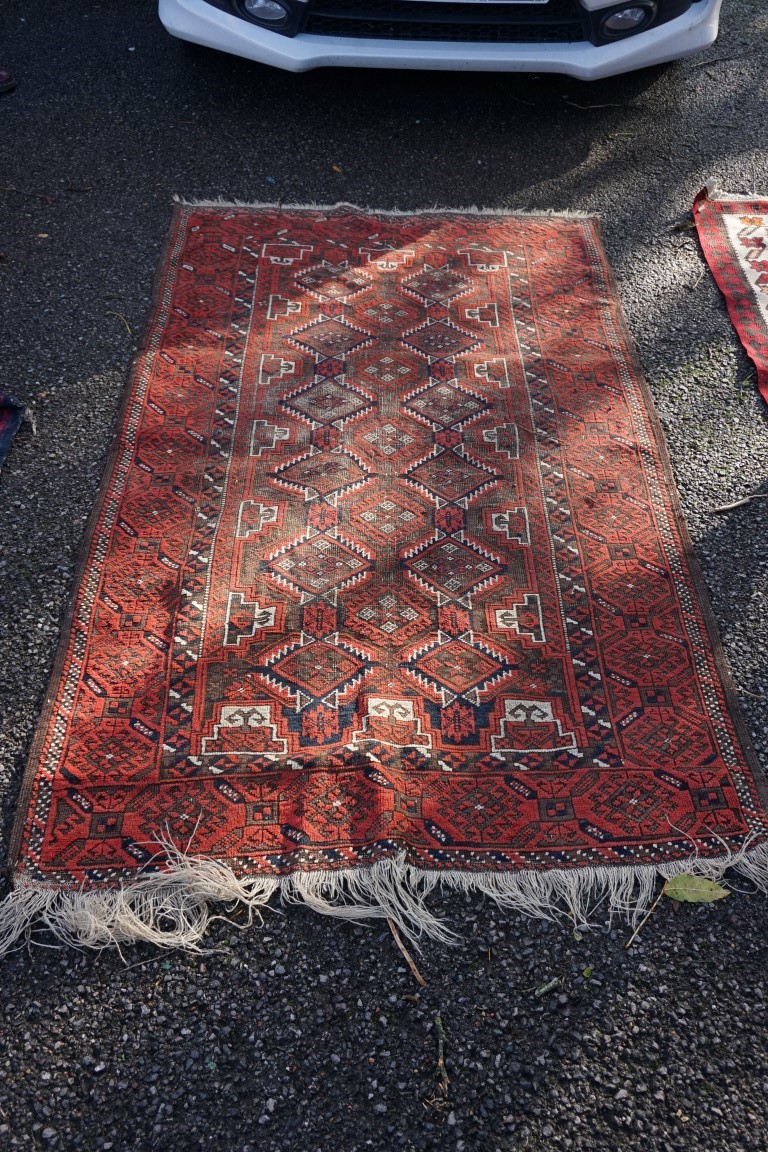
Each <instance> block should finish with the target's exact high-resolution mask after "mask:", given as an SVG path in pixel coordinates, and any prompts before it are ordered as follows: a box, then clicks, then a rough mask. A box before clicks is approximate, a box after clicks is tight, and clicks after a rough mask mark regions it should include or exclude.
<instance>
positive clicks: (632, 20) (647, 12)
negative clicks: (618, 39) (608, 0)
mask: <svg viewBox="0 0 768 1152" xmlns="http://www.w3.org/2000/svg"><path fill="white" fill-rule="evenodd" d="M653 14H654V7H650V6H646V5H643V6H642V7H641V6H640V5H639V4H633V5H632V6H631V7H630V8H622V9H621V10H620V11H618V12H611V14H610V16H606V17H605V18H604V19H603V20H602V21H601V22H600V30H601V32H602V33H603V35H604V36H628V35H629V34H630V33H631V32H639V30H640V29H641V28H644V27H645V26H646V25H647V24H650V22H651V19H652V18H653Z"/></svg>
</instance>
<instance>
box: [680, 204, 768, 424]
mask: <svg viewBox="0 0 768 1152" xmlns="http://www.w3.org/2000/svg"><path fill="white" fill-rule="evenodd" d="M693 218H694V220H695V221H696V227H697V229H698V234H699V241H700V242H701V247H702V249H703V250H704V255H705V257H706V259H707V263H708V264H709V267H710V268H711V270H712V273H713V275H714V277H715V280H716V281H717V285H718V287H719V289H720V291H721V292H722V293H723V295H724V296H725V301H726V304H727V305H728V314H729V315H730V317H731V321H732V322H733V326H734V328H735V329H736V331H737V332H738V334H739V339H740V340H741V342H742V344H743V345H744V348H745V350H746V352H747V354H748V355H749V357H750V359H751V360H752V361H753V363H754V365H755V368H756V369H757V386H758V388H759V389H760V393H761V395H762V397H763V399H764V400H765V402H766V403H767V404H768V198H766V197H765V196H762V197H754V198H747V197H739V196H729V195H728V194H727V193H724V192H718V191H717V190H716V189H715V188H714V187H708V188H705V189H704V191H703V192H701V193H700V195H699V196H698V197H697V198H696V202H695V204H694V207H693Z"/></svg>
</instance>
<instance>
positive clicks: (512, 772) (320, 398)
mask: <svg viewBox="0 0 768 1152" xmlns="http://www.w3.org/2000/svg"><path fill="white" fill-rule="evenodd" d="M156 301H157V302H156V305H155V310H154V314H153V317H152V323H151V327H150V331H149V335H148V337H147V341H146V346H145V349H144V351H143V353H142V355H141V356H140V358H139V360H138V363H137V365H136V368H135V371H134V374H133V378H132V382H131V385H130V389H129V392H128V395H127V397H126V401H125V406H124V410H123V415H122V423H121V427H120V433H119V438H118V440H117V444H116V447H115V450H114V456H113V459H112V461H111V464H110V467H109V469H108V474H107V476H106V479H105V481H104V485H103V488H102V490H101V494H100V496H99V499H98V504H97V508H96V510H95V512H94V516H93V520H92V523H91V526H90V530H89V534H88V538H87V544H86V548H85V555H84V559H83V564H82V569H81V575H80V580H79V588H78V591H77V595H76V599H75V602H74V605H73V609H72V614H71V618H70V620H69V622H68V624H67V626H66V628H65V632H64V636H63V640H62V644H61V648H60V651H59V654H58V657H57V660H56V666H55V671H54V676H53V681H52V686H51V689H50V693H49V697H48V702H47V704H46V707H45V711H44V714H43V717H42V719H41V722H40V727H39V731H38V734H37V737H36V739H35V742H34V746H33V749H32V752H31V756H30V762H29V767H28V771H27V775H26V779H25V783H24V787H23V795H22V800H21V811H20V814H19V820H18V823H17V828H16V833H15V838H14V845H13V857H14V871H15V887H14V892H13V893H12V895H11V897H10V899H9V901H8V902H6V904H5V906H4V909H3V910H2V911H0V918H1V919H0V930H2V931H3V932H4V933H5V939H6V942H8V941H10V939H11V938H12V937H13V936H14V935H16V934H18V933H19V932H21V931H23V930H24V929H25V927H26V926H27V925H28V924H29V923H30V922H31V921H33V920H34V919H35V918H38V917H42V919H43V920H44V921H45V922H46V923H47V924H48V926H49V927H51V928H53V929H54V931H56V932H57V933H58V934H59V936H61V937H63V938H68V939H75V940H77V941H79V942H81V943H83V942H84V943H89V944H101V943H105V942H109V941H114V940H117V941H119V940H122V939H129V940H130V939H137V938H142V939H149V940H155V941H157V942H160V943H164V944H169V945H178V944H194V941H195V940H196V939H198V938H199V934H200V932H201V931H202V930H203V929H204V927H205V922H206V917H207V916H208V908H209V905H210V903H211V902H214V903H215V902H217V901H234V900H240V901H243V902H244V903H246V904H247V905H249V906H251V907H254V906H257V905H260V904H263V903H266V901H267V900H269V899H270V897H271V896H272V895H273V894H275V893H277V892H281V893H282V895H283V897H284V898H287V899H297V900H298V899H302V900H305V901H306V902H307V903H309V904H310V905H312V906H313V907H316V908H318V909H321V910H322V911H325V912H330V913H332V914H336V915H344V916H363V915H389V916H391V917H393V918H394V919H395V920H396V921H397V923H399V924H400V925H401V926H402V927H403V928H404V929H405V930H406V931H408V932H410V933H411V934H417V933H418V932H420V931H427V932H430V933H433V934H440V933H441V932H442V931H443V929H442V927H441V925H440V924H439V922H438V921H437V920H435V918H434V917H433V916H432V915H431V914H430V912H429V911H428V908H427V906H426V904H425V902H424V896H425V894H427V893H428V891H429V890H430V889H431V888H432V887H434V885H435V884H436V883H437V882H445V883H446V884H448V885H453V886H455V887H460V888H474V889H476V890H480V891H483V892H486V893H488V894H489V895H491V896H492V897H494V898H495V899H496V900H498V901H499V902H500V903H501V904H503V905H507V906H510V907H514V908H520V909H523V910H525V911H528V912H530V913H533V914H539V915H547V914H551V913H552V912H553V911H554V910H555V909H556V908H558V907H560V908H562V907H565V908H568V909H569V910H570V912H571V913H572V914H573V916H574V917H575V918H576V919H577V920H578V921H583V920H584V919H585V918H586V917H587V916H588V914H589V910H590V908H591V907H592V906H593V904H594V902H595V901H597V900H600V899H602V900H604V901H605V903H604V904H603V905H602V907H603V909H605V908H611V909H620V910H623V911H625V912H628V913H630V914H636V913H637V911H638V910H639V909H641V908H642V907H643V906H644V904H646V903H647V900H648V897H649V895H650V894H651V893H652V891H653V888H654V884H655V882H656V877H657V874H658V873H659V872H661V873H662V874H663V875H670V874H672V873H674V872H675V871H681V870H690V869H695V870H696V871H698V872H700V873H703V874H705V875H712V876H716V875H719V874H720V873H721V872H722V870H723V868H724V867H725V866H726V864H727V863H736V864H737V865H738V866H739V867H740V868H741V869H742V870H743V871H744V872H746V873H748V874H749V875H751V876H753V878H755V879H757V880H758V881H759V882H761V883H762V882H763V881H764V879H765V876H766V873H768V868H767V867H766V849H765V838H766V821H765V817H764V813H763V808H762V806H761V802H760V800H759V796H758V791H759V785H758V784H757V782H756V781H757V767H756V765H755V764H754V763H753V762H752V761H751V759H750V755H749V753H748V752H747V751H746V750H745V743H744V739H743V734H742V732H741V726H740V722H739V720H738V717H737V715H736V714H735V712H734V708H733V696H732V691H731V687H730V682H729V680H728V677H727V674H726V673H725V670H724V668H723V665H722V661H721V656H720V648H719V645H718V642H717V639H716V638H715V635H714V632H713V629H712V624H711V621H710V617H709V614H708V611H707V608H706V606H705V603H704V591H703V588H702V585H701V581H700V578H699V576H698V574H697V569H696V566H695V563H694V561H693V557H692V555H691V551H690V547H689V543H688V537H687V535H686V531H685V527H684V525H683V522H682V519H681V516H680V511H679V508H678V503H677V499H676V496H675V494H674V490H673V487H672V481H671V476H670V471H669V466H668V463H667V458H666V454H665V450H664V447H663V444H662V442H661V438H660V432H659V427H658V424H657V422H656V419H655V417H654V415H653V413H652V411H651V408H650V401H649V399H648V395H647V393H646V391H645V387H644V385H643V382H642V380H641V379H640V376H639V373H638V369H637V366H636V364H635V361H634V359H633V356H632V352H631V349H630V346H629V342H628V338H627V335H626V333H625V330H624V326H623V322H622V319H621V315H620V312H619V306H618V303H617V300H616V297H615V293H614V289H613V287H612V283H611V278H610V273H609V271H608V268H607V266H606V261H605V257H604V255H603V252H602V249H601V246H600V242H599V239H598V233H597V228H596V225H595V223H594V222H593V221H591V220H588V219H577V218H556V217H541V218H534V217H518V216H504V215H492V214H471V213H441V214H423V215H396V214H392V215H387V214H377V213H371V212H362V211H360V210H357V209H354V208H350V207H347V206H340V207H336V208H333V209H328V210H323V209H319V208H306V209H291V210H287V209H285V210H284V209H278V208H272V207H250V208H249V207H236V208H229V207H225V206H183V207H180V208H178V209H177V211H176V215H175V218H174V222H173V227H172V229H171V235H170V238H169V242H168V247H167V252H166V254H165V257H164V260H163V266H162V269H161V272H160V276H159V281H158V287H157V296H156Z"/></svg>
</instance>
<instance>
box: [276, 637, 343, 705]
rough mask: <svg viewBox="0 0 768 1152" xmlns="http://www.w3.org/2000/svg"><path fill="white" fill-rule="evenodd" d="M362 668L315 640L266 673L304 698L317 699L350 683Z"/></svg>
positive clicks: (321, 641)
mask: <svg viewBox="0 0 768 1152" xmlns="http://www.w3.org/2000/svg"><path fill="white" fill-rule="evenodd" d="M365 667H366V664H365V661H364V660H360V659H359V658H358V657H357V656H354V655H353V654H352V653H351V652H348V651H346V649H344V648H340V647H339V646H338V645H336V644H327V643H326V642H325V641H324V640H315V641H314V642H313V643H311V644H305V645H303V646H302V647H301V648H297V649H295V651H293V652H291V653H289V655H288V656H284V657H283V658H282V659H281V660H277V661H276V662H275V663H274V664H272V665H271V666H270V669H269V671H270V675H273V676H274V675H277V676H279V677H280V679H281V680H284V681H285V682H286V683H288V684H290V685H291V686H294V687H296V688H300V689H301V691H302V692H306V693H307V695H308V696H314V697H321V696H325V695H327V694H328V693H329V692H333V691H335V690H336V689H338V688H340V687H341V686H342V685H343V684H346V683H347V682H348V681H349V680H352V679H353V678H354V677H355V676H356V675H358V673H360V672H361V671H363V670H364V669H365Z"/></svg>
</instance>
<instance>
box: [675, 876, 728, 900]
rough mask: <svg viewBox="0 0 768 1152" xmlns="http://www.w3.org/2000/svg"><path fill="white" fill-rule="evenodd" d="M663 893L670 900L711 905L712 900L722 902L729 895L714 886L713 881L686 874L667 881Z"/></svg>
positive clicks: (726, 891) (726, 890) (725, 889)
mask: <svg viewBox="0 0 768 1152" xmlns="http://www.w3.org/2000/svg"><path fill="white" fill-rule="evenodd" d="M663 893H664V895H665V896H669V898H670V900H684V901H686V902H687V903H689V904H711V903H712V901H713V900H724V899H725V897H726V896H728V895H729V893H728V889H727V888H723V887H722V885H720V884H716V883H715V882H714V880H705V879H704V877H703V876H691V875H690V874H689V873H688V872H681V873H680V875H679V876H673V877H672V878H671V880H667V882H666V884H665V885H664V888H663Z"/></svg>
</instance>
